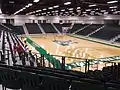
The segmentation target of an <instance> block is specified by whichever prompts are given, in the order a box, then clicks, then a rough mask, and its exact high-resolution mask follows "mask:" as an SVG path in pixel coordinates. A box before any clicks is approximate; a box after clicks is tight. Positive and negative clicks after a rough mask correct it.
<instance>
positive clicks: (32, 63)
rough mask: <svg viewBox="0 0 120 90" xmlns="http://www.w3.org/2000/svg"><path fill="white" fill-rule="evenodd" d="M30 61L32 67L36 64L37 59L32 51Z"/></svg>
mask: <svg viewBox="0 0 120 90" xmlns="http://www.w3.org/2000/svg"><path fill="white" fill-rule="evenodd" d="M29 61H30V66H32V67H33V66H34V62H35V57H34V55H33V54H32V52H31V50H30V51H29Z"/></svg>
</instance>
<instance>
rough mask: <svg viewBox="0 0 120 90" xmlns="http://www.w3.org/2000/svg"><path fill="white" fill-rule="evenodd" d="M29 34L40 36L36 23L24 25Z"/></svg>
mask: <svg viewBox="0 0 120 90" xmlns="http://www.w3.org/2000/svg"><path fill="white" fill-rule="evenodd" d="M25 25H26V27H27V30H28V33H29V34H41V33H42V32H41V30H40V28H39V27H38V25H37V24H36V23H26V24H25Z"/></svg>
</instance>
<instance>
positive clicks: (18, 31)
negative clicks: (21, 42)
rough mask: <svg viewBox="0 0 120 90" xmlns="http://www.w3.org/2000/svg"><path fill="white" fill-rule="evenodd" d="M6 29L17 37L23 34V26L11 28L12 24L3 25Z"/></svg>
mask: <svg viewBox="0 0 120 90" xmlns="http://www.w3.org/2000/svg"><path fill="white" fill-rule="evenodd" d="M3 25H5V26H6V27H8V28H10V29H12V31H13V32H14V33H16V34H18V35H21V34H25V32H24V29H23V26H13V25H12V24H6V23H3Z"/></svg>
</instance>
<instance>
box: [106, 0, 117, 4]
mask: <svg viewBox="0 0 120 90" xmlns="http://www.w3.org/2000/svg"><path fill="white" fill-rule="evenodd" d="M117 2H118V1H117V0H115V1H109V2H107V3H108V4H112V3H117Z"/></svg>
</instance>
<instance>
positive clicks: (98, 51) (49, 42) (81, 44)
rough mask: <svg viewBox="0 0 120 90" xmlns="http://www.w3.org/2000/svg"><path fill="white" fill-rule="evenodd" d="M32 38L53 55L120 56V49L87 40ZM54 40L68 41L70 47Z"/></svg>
mask: <svg viewBox="0 0 120 90" xmlns="http://www.w3.org/2000/svg"><path fill="white" fill-rule="evenodd" d="M30 37H31V39H32V40H33V41H34V42H35V43H37V44H38V45H40V46H41V47H42V48H44V49H45V50H47V52H48V53H50V54H52V55H61V56H70V57H77V58H86V59H97V58H105V57H112V56H119V55H120V48H116V47H112V46H108V45H104V44H100V43H95V42H91V41H87V40H82V39H79V38H74V37H71V36H67V35H53V34H49V35H32V36H30ZM22 39H24V38H22ZM54 40H57V41H61V42H65V41H67V42H70V45H68V46H63V45H60V44H58V43H56V42H53V41H54ZM29 47H30V49H31V50H34V49H33V48H32V47H31V46H30V45H29ZM34 51H35V50H34ZM35 52H36V51H35ZM73 61H74V60H73V59H67V60H66V63H72V62H73Z"/></svg>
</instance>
